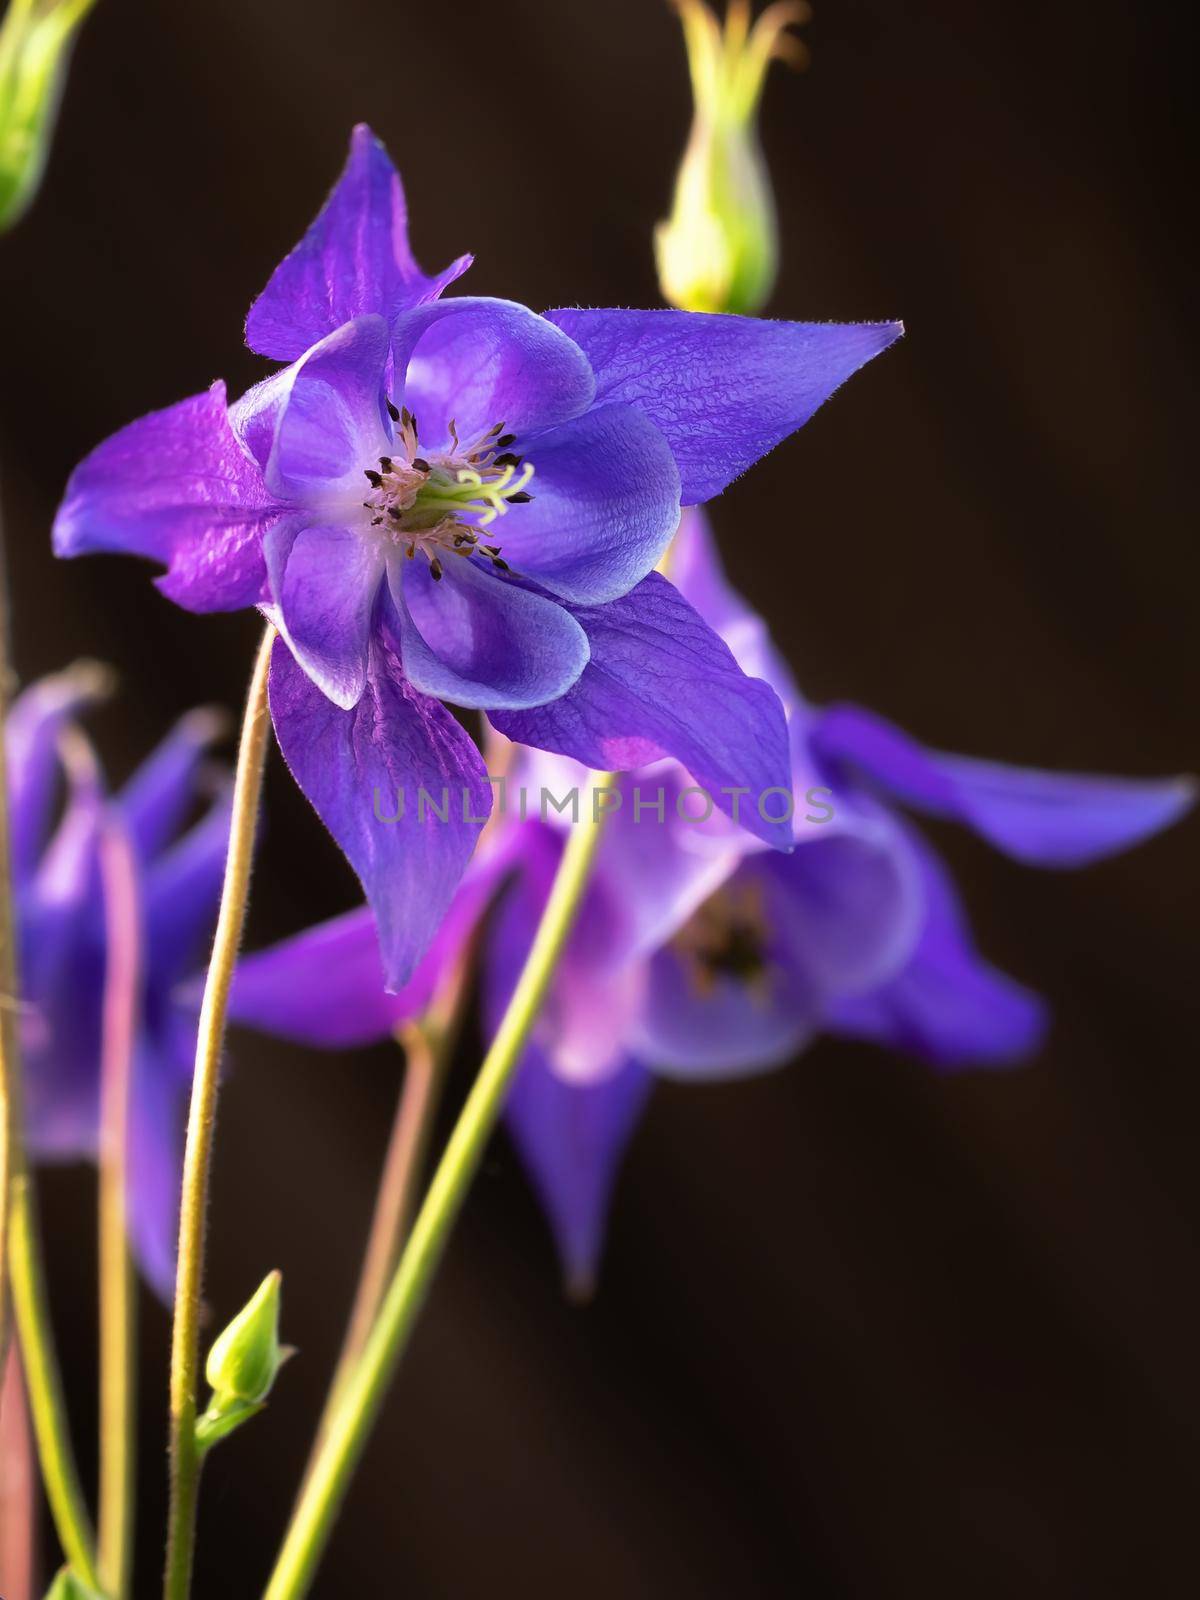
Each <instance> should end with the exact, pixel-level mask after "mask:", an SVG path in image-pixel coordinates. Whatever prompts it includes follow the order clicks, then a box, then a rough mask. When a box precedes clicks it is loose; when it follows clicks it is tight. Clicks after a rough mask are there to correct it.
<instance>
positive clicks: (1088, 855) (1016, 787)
mask: <svg viewBox="0 0 1200 1600" xmlns="http://www.w3.org/2000/svg"><path fill="white" fill-rule="evenodd" d="M812 741H813V747H814V749H815V750H816V751H817V752H818V753H819V754H820V755H821V756H822V757H823V758H824V759H825V760H826V761H827V762H829V763H830V764H832V765H834V766H835V767H840V768H842V769H843V770H848V771H849V772H851V773H854V774H858V775H859V776H860V777H863V778H865V779H866V780H868V781H869V782H873V783H875V784H878V785H879V786H880V787H881V788H882V789H884V790H885V791H886V792H887V793H888V794H890V795H893V796H894V797H895V798H896V799H898V800H900V801H902V802H903V803H904V804H905V805H910V806H914V807H916V808H917V809H918V810H920V811H924V812H927V813H928V814H929V815H931V816H936V817H949V818H952V819H953V820H954V821H956V822H961V823H963V824H965V825H966V826H967V827H969V828H973V829H974V830H975V832H976V833H978V834H979V835H980V836H981V837H982V838H984V839H986V840H987V841H988V843H989V844H993V845H995V846H996V848H997V849H998V850H1003V851H1004V852H1005V854H1006V855H1009V856H1012V857H1013V858H1014V859H1015V860H1017V861H1023V862H1025V863H1026V864H1028V865H1030V866H1055V867H1077V866H1085V865H1086V864H1087V863H1088V862H1090V861H1096V860H1098V859H1100V858H1101V857H1103V856H1107V855H1112V854H1113V853H1114V852H1115V851H1118V850H1124V849H1127V848H1128V847H1129V846H1130V845H1134V844H1137V843H1138V842H1139V841H1140V840H1142V839H1145V838H1147V837H1148V836H1149V835H1151V834H1154V833H1157V832H1159V831H1160V830H1161V829H1163V828H1166V827H1169V826H1170V824H1171V823H1172V822H1174V821H1175V820H1176V819H1177V818H1178V817H1180V816H1182V814H1183V813H1184V812H1185V811H1187V810H1188V808H1189V807H1190V806H1191V805H1192V804H1193V802H1194V800H1195V797H1196V786H1195V783H1194V781H1193V780H1191V779H1189V778H1168V779H1162V780H1156V779H1137V778H1108V777H1096V776H1092V775H1085V774H1076V773H1058V772H1042V771H1037V770H1036V769H1033V768H1028V767H1010V766H1003V765H1001V764H1000V763H998V762H991V761H977V760H974V759H972V758H969V757H967V756H952V755H945V754H943V753H942V752H941V751H938V750H928V749H926V748H924V747H923V746H922V745H919V744H917V743H916V741H915V740H913V739H910V738H909V737H908V735H907V734H906V733H904V732H902V731H901V730H900V729H899V728H897V727H896V726H895V725H894V724H893V723H890V722H887V721H885V720H884V718H882V717H877V716H876V715H875V714H874V713H873V712H870V711H864V710H861V709H859V708H858V707H857V706H834V707H832V708H831V709H830V710H829V711H827V712H826V713H825V714H824V716H822V717H821V718H820V720H819V722H818V723H817V725H816V727H815V729H814V730H813V734H812Z"/></svg>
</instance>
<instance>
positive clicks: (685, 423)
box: [54, 127, 901, 988]
mask: <svg viewBox="0 0 1200 1600" xmlns="http://www.w3.org/2000/svg"><path fill="white" fill-rule="evenodd" d="M468 264H469V263H468V261H467V258H465V257H464V258H460V260H458V261H456V262H455V263H454V264H453V265H452V266H451V267H449V268H448V269H447V270H446V271H445V272H443V273H441V274H440V275H438V276H437V277H434V278H428V277H426V276H425V275H424V274H423V273H422V272H421V271H420V270H419V268H418V267H417V266H416V263H415V262H414V260H413V257H412V255H411V253H410V251H409V248H408V243H407V228H406V213H405V206H404V197H403V191H402V190H401V187H400V180H399V177H398V176H397V174H396V172H395V169H394V168H393V167H392V164H391V162H390V161H389V159H388V157H387V155H386V153H385V152H384V150H383V148H382V146H380V145H379V144H378V143H377V142H376V141H375V139H374V138H373V137H372V135H371V134H370V132H369V130H368V129H366V128H362V127H360V128H358V129H357V130H356V131H355V134H354V137H353V140H352V143H351V151H350V158H349V161H348V163H347V166H346V169H345V171H344V173H343V175H342V177H341V179H340V180H339V183H338V185H337V187H336V188H335V190H334V192H333V194H332V195H331V197H330V199H329V201H328V202H327V203H326V206H325V208H324V210H323V211H322V212H321V214H320V216H319V217H318V218H317V220H316V222H315V223H314V224H313V226H312V227H311V228H310V230H309V232H308V233H307V234H306V236H305V237H304V239H303V240H302V241H301V243H300V244H299V245H298V246H297V247H296V249H295V250H293V251H292V253H291V254H290V255H289V256H288V257H287V258H286V260H285V261H284V262H283V263H282V265H281V266H280V267H279V268H278V269H277V270H276V272H275V274H274V275H273V276H272V278H271V280H270V282H269V283H268V284H267V287H266V289H265V290H264V291H263V293H262V295H261V296H260V297H259V299H258V300H257V301H256V302H255V304H254V306H253V307H252V309H251V311H250V316H249V319H248V322H247V338H248V340H249V342H250V344H251V346H252V347H253V348H255V349H256V350H258V351H259V352H261V353H263V354H265V355H268V356H271V357H275V358H277V359H280V360H285V361H289V362H291V363H292V364H291V365H290V366H288V367H287V368H285V369H284V370H283V371H281V372H279V373H277V374H276V375H275V376H274V377H272V378H269V379H267V380H266V381H265V382H263V383H261V384H259V385H258V386H257V387H256V388H254V389H252V390H251V391H250V392H249V393H248V394H247V395H245V396H244V397H243V398H242V399H241V400H240V401H238V402H237V403H236V404H235V405H233V406H232V407H228V406H227V405H226V400H225V393H224V389H223V387H222V385H220V384H216V385H214V387H213V388H212V389H211V390H210V391H209V392H208V393H207V394H202V395H197V396H195V397H193V398H192V399H190V400H185V401H183V402H181V403H180V404H179V405H176V406H173V407H171V408H170V409H168V410H166V411H161V412H157V413H155V414H153V415H151V416H149V417H146V418H144V419H142V420H141V421H140V422H136V423H134V424H133V425H132V426H130V427H128V428H126V429H124V430H123V431H122V432H120V433H118V434H117V435H115V436H114V437H113V438H112V439H110V440H108V441H107V442H106V443H105V444H102V445H101V446H100V447H99V448H98V449H97V450H95V451H94V452H93V453H92V454H91V455H90V456H89V457H88V458H87V459H86V460H85V461H84V462H83V464H82V465H81V466H80V467H79V468H78V469H77V470H76V472H75V474H74V476H73V477H72V479H71V482H70V484H69V486H68V489H67V494H66V498H65V500H64V503H63V506H62V508H61V510H60V512H59V515H58V519H57V521H56V524H55V530H54V540H55V548H56V550H57V551H58V553H59V554H60V555H66V556H73V555H79V554H83V553H86V552H90V551H98V550H118V551H126V552H130V553H135V554H139V555H143V556H148V557H150V558H152V559H155V560H157V561H159V562H161V563H162V564H163V565H164V566H165V567H166V568H167V572H166V574H165V575H164V576H163V577H162V578H160V579H159V580H158V581H159V585H160V587H161V588H162V589H163V591H164V592H165V593H166V594H167V595H169V596H170V597H171V598H172V599H174V600H176V601H178V602H179V603H180V604H181V605H184V606H187V607H189V608H190V609H192V610H196V611H217V610H234V609H238V608H240V607H244V606H259V607H260V608H261V609H262V611H263V612H264V614H265V615H266V616H267V617H268V618H270V620H272V621H273V622H274V623H275V624H276V626H277V627H278V628H279V630H280V633H281V635H282V639H283V641H284V642H281V644H280V645H279V646H278V647H277V650H276V653H275V657H274V661H273V666H272V678H271V707H272V715H273V717H274V721H275V728H276V732H277V734H278V737H279V742H280V745H281V747H282V749H283V753H284V755H285V757H286V759H287V761H288V763H289V765H290V767H291V769H292V771H293V773H294V775H295V777H296V779H297V781H298V782H299V784H300V786H301V788H302V789H303V790H304V792H305V793H306V794H307V795H308V797H309V799H310V800H311V801H312V802H313V804H314V805H315V807H316V809H317V811H318V812H319V813H320V815H321V817H322V818H323V819H324V821H325V823H326V825H327V826H328V827H329V829H330V832H331V833H332V834H333V836H334V838H335V839H336V840H337V841H338V843H339V844H340V845H341V847H342V849H343V850H344V851H345V853H346V855H347V856H348V858H349V860H350V862H351V864H352V865H353V866H354V868H355V870H356V871H357V872H358V874H359V877H360V878H361V880H362V882H363V886H364V888H365V890H366V895H367V899H368V901H369V902H370V904H371V907H372V909H373V910H374V912H375V915H376V918H377V921H378V924H379V933H380V942H381V945H382V949H383V954H384V965H385V969H386V975H387V980H388V984H389V987H392V988H398V987H401V986H403V985H404V984H405V983H406V982H407V981H408V979H409V977H410V975H411V974H412V972H413V969H414V967H415V966H416V964H417V963H418V962H419V960H420V957H421V955H422V954H423V952H424V951H425V949H426V948H427V947H428V944H429V940H430V938H431V936H432V933H433V931H434V929H436V926H437V923H438V921H439V919H440V917H441V915H442V914H443V912H444V911H445V909H446V907H447V906H448V905H449V903H450V900H451V897H452V895H453V893H454V888H455V885H456V884H457V883H458V881H459V878H460V876H461V874H462V871H463V868H464V865H465V863H466V861H467V859H468V858H469V856H470V854H471V851H472V848H473V846H474V844H475V840H476V837H477V835H478V831H479V828H480V826H481V825H482V818H483V817H485V816H486V815H487V813H488V810H489V808H490V801H491V793H490V789H489V787H488V784H487V782H486V774H485V772H484V770H483V766H482V762H481V760H480V757H479V754H478V752H477V750H476V748H475V746H474V744H473V743H472V741H471V740H470V739H469V738H468V736H467V735H466V733H465V732H464V731H463V730H462V728H461V727H460V726H459V725H458V723H457V722H456V721H455V720H454V718H453V717H452V716H451V715H450V714H449V712H448V711H447V710H446V709H445V706H444V704H443V702H448V703H450V704H452V705H456V706H461V707H467V708H476V709H481V710H484V711H486V712H487V713H488V715H489V716H490V718H491V720H492V722H493V724H494V725H495V726H496V727H497V728H498V729H500V730H501V731H502V732H504V733H506V734H508V735H509V736H510V737H511V738H513V739H516V740H518V741H520V742H523V743H527V744H532V745H537V746H539V747H542V748H544V749H547V750H552V751H556V752H560V753H562V754H564V755H567V756H570V757H573V758H574V759H576V760H579V761H582V762H585V763H587V764H588V765H591V766H597V767H606V768H612V767H621V768H628V767H633V766H638V765H641V764H643V763H645V762H647V761H650V760H653V759H655V758H657V757H659V756H663V755H670V756H673V757H675V758H676V759H677V760H679V761H681V762H683V763H684V764H685V765H686V766H687V767H688V768H689V770H690V771H691V772H692V773H693V774H694V776H695V777H696V779H697V781H698V782H702V783H706V784H708V785H709V786H710V787H711V788H713V790H714V791H717V790H720V789H721V788H722V786H724V785H726V784H742V783H746V784H750V785H752V786H753V787H755V788H764V787H769V786H771V785H774V784H779V783H781V782H782V781H785V777H786V766H787V756H786V729H785V726H784V721H783V717H782V714H781V711H780V708H779V704H778V701H777V698H776V696H775V694H774V692H773V690H771V689H770V688H769V687H768V686H767V685H766V684H763V683H760V682H754V681H751V680H749V679H747V678H746V677H745V675H744V674H743V673H742V671H741V670H740V668H739V667H738V666H737V664H736V662H735V660H734V658H733V657H732V655H731V654H730V652H729V650H728V649H727V647H726V646H725V645H724V644H723V643H722V641H721V640H720V639H719V638H718V637H717V636H716V635H715V634H714V633H713V631H712V630H711V629H710V628H709V627H708V625H707V624H706V623H705V622H703V621H702V620H701V618H700V617H699V616H698V615H697V614H696V612H695V611H694V610H693V609H692V607H691V606H689V605H688V603H687V602H686V601H685V600H684V599H683V598H682V597H681V596H680V595H679V594H678V593H677V592H676V591H675V590H674V589H673V588H672V587H671V586H670V584H668V583H667V582H666V580H665V579H663V578H662V577H660V576H659V575H657V574H656V573H655V572H654V570H653V569H654V567H655V565H656V563H657V562H658V560H659V558H660V557H661V556H662V554H663V552H664V551H665V549H666V547H667V544H668V542H669V540H670V538H671V536H672V534H673V533H674V531H675V528H676V525H677V523H678V520H679V512H680V506H681V505H692V504H696V503H698V502H700V501H703V500H707V499H709V498H711V497H712V496H713V495H716V494H719V493H720V492H721V491H722V490H723V489H724V488H725V486H726V485H727V484H728V483H729V482H731V481H732V479H734V478H736V477H737V476H738V475H739V474H740V473H742V472H744V471H745V470H746V469H747V468H748V467H749V466H751V465H752V464H753V463H754V462H755V461H756V460H758V459H759V458H760V457H761V456H763V455H764V454H766V452H767V451H769V450H771V449H772V448H773V447H774V446H775V445H777V444H778V443H780V441H781V440H783V439H784V438H786V437H787V436H788V435H789V434H790V433H792V432H794V431H795V430H796V429H797V428H799V427H800V426H801V425H802V424H803V423H805V422H806V421H807V420H808V418H809V417H810V416H811V415H812V414H813V412H814V411H815V410H816V409H817V407H818V406H819V405H820V404H821V403H822V402H823V401H824V400H825V399H827V398H828V396H829V395H830V394H832V392H833V391H834V389H836V388H837V387H838V385H839V384H841V383H842V382H843V381H844V380H845V379H846V378H848V377H849V376H850V374H851V373H852V372H854V371H855V370H856V369H857V368H858V367H860V366H861V365H863V363H864V362H866V361H868V360H869V359H870V358H871V357H872V356H874V355H876V354H878V352H879V351H881V350H883V349H884V348H885V347H886V346H887V345H889V344H890V343H892V341H893V340H894V339H895V338H896V337H897V336H898V335H899V333H900V331H901V330H900V327H899V324H897V323H877V324H850V325H837V324H816V323H788V322H762V321H755V320H753V319H751V318H744V317H728V316H698V315H690V314H688V313H686V312H679V311H587V310H557V311H550V312H548V313H547V314H546V315H544V316H539V315H535V314H534V313H533V312H532V311H529V310H527V309H526V308H525V307H524V306H521V305H517V304H515V303H513V302H511V301H507V300H494V299H480V298H474V297H464V298H461V299H454V300H441V299H439V298H438V297H439V296H440V294H441V292H442V290H443V289H444V288H445V287H446V286H447V285H448V284H449V283H450V282H452V281H453V280H454V279H455V278H457V277H458V276H459V275H460V273H461V272H463V271H465V270H466V267H467V265H468ZM530 486H532V488H531V487H530ZM501 520H502V521H503V530H504V531H503V534H500V533H499V532H498V529H499V526H500V524H501ZM494 540H499V541H501V542H492V541H494ZM501 552H503V553H501ZM422 787H423V788H425V789H426V790H427V791H429V793H430V794H432V795H434V796H435V797H436V796H440V795H441V793H442V791H443V789H446V790H448V791H449V793H450V795H451V799H452V806H451V813H450V817H449V818H448V819H447V820H445V821H441V822H436V823H431V822H430V821H429V819H428V818H425V819H422V818H421V817H420V816H419V814H418V810H417V807H416V806H414V805H413V804H411V798H412V797H415V795H416V794H417V791H418V790H419V789H420V788H422ZM398 790H399V791H402V792H404V793H406V794H407V795H408V796H409V797H410V803H409V805H408V807H407V809H406V811H405V814H404V815H403V816H402V817H401V818H400V819H399V820H398V821H397V822H395V823H392V824H389V825H386V826H384V825H381V823H380V821H379V820H378V819H377V817H376V816H375V815H374V806H373V804H372V795H373V792H380V793H382V794H383V795H385V796H387V797H388V799H389V800H390V798H391V797H392V796H393V795H394V794H395V793H396V792H397V791H398ZM460 798H461V801H462V803H461V804H460ZM748 825H749V826H751V827H752V828H753V829H754V830H755V831H756V832H757V833H758V834H759V835H760V836H761V837H762V838H763V839H764V840H766V841H767V842H771V843H774V844H776V845H777V846H779V847H780V848H788V847H789V845H790V838H789V836H788V832H787V830H786V829H784V828H781V827H779V826H772V825H770V824H769V823H767V822H764V821H762V820H761V819H759V818H758V817H756V816H755V817H751V818H750V819H749V824H748Z"/></svg>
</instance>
